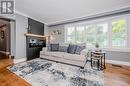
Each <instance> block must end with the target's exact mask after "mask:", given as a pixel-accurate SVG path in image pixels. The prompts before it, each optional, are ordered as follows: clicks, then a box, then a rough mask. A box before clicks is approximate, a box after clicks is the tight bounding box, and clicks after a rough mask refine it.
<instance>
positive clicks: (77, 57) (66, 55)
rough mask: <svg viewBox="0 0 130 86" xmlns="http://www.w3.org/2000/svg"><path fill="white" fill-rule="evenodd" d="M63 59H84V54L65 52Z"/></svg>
mask: <svg viewBox="0 0 130 86" xmlns="http://www.w3.org/2000/svg"><path fill="white" fill-rule="evenodd" d="M64 59H67V60H73V61H85V60H86V57H85V56H84V55H77V54H69V53H65V55H64Z"/></svg>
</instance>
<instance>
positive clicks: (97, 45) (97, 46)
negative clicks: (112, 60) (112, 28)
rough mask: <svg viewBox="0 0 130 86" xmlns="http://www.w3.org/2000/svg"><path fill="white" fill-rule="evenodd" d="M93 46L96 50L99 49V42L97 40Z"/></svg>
mask: <svg viewBox="0 0 130 86" xmlns="http://www.w3.org/2000/svg"><path fill="white" fill-rule="evenodd" d="M95 47H96V51H99V44H98V43H97V42H96V44H95Z"/></svg>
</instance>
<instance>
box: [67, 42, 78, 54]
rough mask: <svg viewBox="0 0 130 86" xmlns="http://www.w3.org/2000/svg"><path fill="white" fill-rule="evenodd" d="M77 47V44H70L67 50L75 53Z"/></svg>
mask: <svg viewBox="0 0 130 86" xmlns="http://www.w3.org/2000/svg"><path fill="white" fill-rule="evenodd" d="M76 48H77V45H71V44H70V45H69V47H68V50H67V51H68V53H71V54H75V51H76Z"/></svg>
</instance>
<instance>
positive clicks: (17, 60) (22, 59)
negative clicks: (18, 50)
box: [13, 58, 27, 64]
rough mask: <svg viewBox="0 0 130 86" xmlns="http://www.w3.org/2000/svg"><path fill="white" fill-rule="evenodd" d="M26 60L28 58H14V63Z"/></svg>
mask: <svg viewBox="0 0 130 86" xmlns="http://www.w3.org/2000/svg"><path fill="white" fill-rule="evenodd" d="M26 60H27V59H26V58H20V59H14V61H13V63H14V64H17V63H20V62H24V61H26Z"/></svg>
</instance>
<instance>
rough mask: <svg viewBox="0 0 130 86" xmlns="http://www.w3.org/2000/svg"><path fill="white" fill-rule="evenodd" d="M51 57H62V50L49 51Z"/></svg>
mask: <svg viewBox="0 0 130 86" xmlns="http://www.w3.org/2000/svg"><path fill="white" fill-rule="evenodd" d="M50 54H51V56H52V57H57V58H63V56H64V52H51V53H50Z"/></svg>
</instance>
